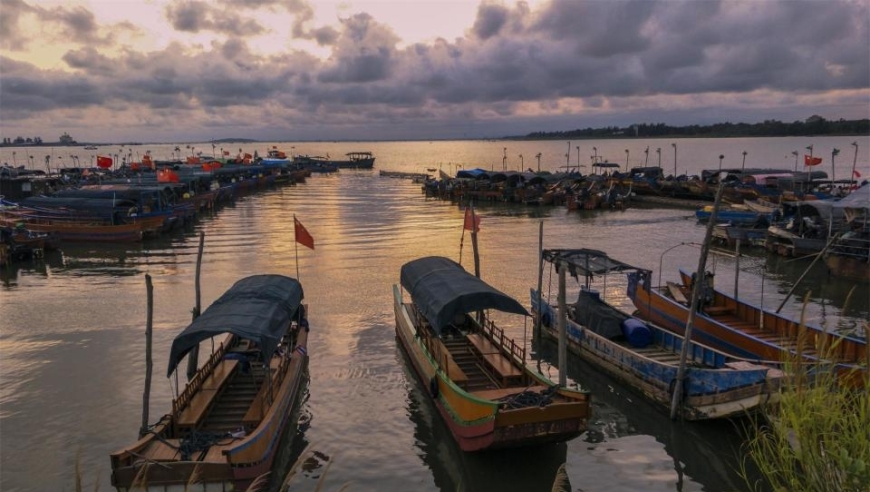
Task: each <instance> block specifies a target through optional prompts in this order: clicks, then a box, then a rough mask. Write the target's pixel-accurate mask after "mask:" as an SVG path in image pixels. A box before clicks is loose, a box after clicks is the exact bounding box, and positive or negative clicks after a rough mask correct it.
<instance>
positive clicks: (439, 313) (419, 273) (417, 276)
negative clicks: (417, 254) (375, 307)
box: [401, 256, 529, 333]
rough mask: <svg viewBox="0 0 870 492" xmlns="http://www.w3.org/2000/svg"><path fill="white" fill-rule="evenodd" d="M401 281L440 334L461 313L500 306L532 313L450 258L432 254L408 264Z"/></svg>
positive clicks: (505, 309)
mask: <svg viewBox="0 0 870 492" xmlns="http://www.w3.org/2000/svg"><path fill="white" fill-rule="evenodd" d="M401 283H402V287H404V288H405V290H407V291H408V293H410V294H411V299H413V301H414V304H416V306H417V308H418V309H419V310H420V312H421V313H422V314H423V316H425V317H426V320H427V321H428V322H429V324H430V325H431V326H432V328H433V329H434V330H435V332H436V333H441V330H442V329H443V328H445V327H447V326H448V325H449V324H450V323H451V322H452V321H453V319H454V318H455V317H456V315H458V314H466V313H470V312H474V311H482V310H485V309H497V310H499V311H503V312H506V313H515V314H522V315H525V316H528V315H529V312H528V311H526V308H524V307H523V306H522V304H520V303H519V302H517V300H516V299H514V298H512V297H510V296H508V295H507V294H504V293H502V292H501V291H499V290H497V289H496V288H494V287H492V286H491V285H489V284H487V283H486V282H484V281H483V280H481V279H479V278H477V277H475V276H474V275H472V274H470V273H468V272H466V271H465V269H464V268H462V265H460V264H459V263H456V262H455V261H453V260H451V259H449V258H444V257H441V256H428V257H425V258H419V259H417V260H413V261H410V262H408V263H405V265H403V266H402V271H401Z"/></svg>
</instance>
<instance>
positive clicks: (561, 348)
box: [556, 262, 568, 388]
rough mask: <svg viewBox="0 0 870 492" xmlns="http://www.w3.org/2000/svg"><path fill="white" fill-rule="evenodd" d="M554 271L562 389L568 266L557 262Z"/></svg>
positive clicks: (565, 370) (565, 373)
mask: <svg viewBox="0 0 870 492" xmlns="http://www.w3.org/2000/svg"><path fill="white" fill-rule="evenodd" d="M556 269H557V270H558V271H559V300H558V301H559V386H561V387H563V388H564V387H565V386H566V385H567V384H568V333H567V327H566V325H567V320H566V317H567V316H568V306H567V303H566V302H565V270H567V269H568V266H567V265H565V263H564V262H559V264H558V265H556Z"/></svg>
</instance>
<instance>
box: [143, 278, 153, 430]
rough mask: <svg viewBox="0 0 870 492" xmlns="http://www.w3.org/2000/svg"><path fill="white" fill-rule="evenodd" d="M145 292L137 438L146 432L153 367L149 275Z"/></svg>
mask: <svg viewBox="0 0 870 492" xmlns="http://www.w3.org/2000/svg"><path fill="white" fill-rule="evenodd" d="M145 292H146V297H147V302H148V304H147V305H148V307H147V310H146V313H147V315H146V321H145V391H144V393H143V394H142V427H140V428H139V437H142V436H144V435H145V434H146V433H147V432H148V407H149V405H150V400H151V370H152V368H153V367H154V364H153V361H152V360H151V333H152V326H153V315H154V287H153V286H152V285H151V275H149V274H147V273H146V274H145Z"/></svg>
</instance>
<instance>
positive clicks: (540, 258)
mask: <svg viewBox="0 0 870 492" xmlns="http://www.w3.org/2000/svg"><path fill="white" fill-rule="evenodd" d="M543 284H544V221H543V220H541V223H540V225H539V226H538V316H537V318H536V319H535V337H536V338H537V340H538V341H540V340H541V312H542V311H543V307H542V306H541V302H543V300H544V298H543V296H542V294H541V289H543V288H544V285H543Z"/></svg>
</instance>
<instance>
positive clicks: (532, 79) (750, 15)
mask: <svg viewBox="0 0 870 492" xmlns="http://www.w3.org/2000/svg"><path fill="white" fill-rule="evenodd" d="M812 115H819V116H822V117H823V118H826V119H829V120H837V119H841V118H843V119H861V118H870V2H867V1H866V0H856V1H844V0H843V1H841V0H812V1H806V0H751V1H717V0H667V1H659V0H638V1H634V0H613V1H605V0H595V1H587V0H532V1H520V2H500V1H490V0H485V1H482V2H480V1H470V0H440V1H439V0H367V1H356V0H345V1H319V0H309V1H306V0H209V1H200V0H97V1H78V0H63V1H55V0H40V1H37V0H0V136H2V137H9V138H15V137H17V136H23V137H32V136H40V137H41V138H42V139H43V140H44V141H56V140H57V138H58V137H59V136H60V135H61V134H62V133H64V132H67V133H69V134H70V135H71V136H72V137H73V138H75V139H76V140H78V141H80V142H131V141H135V142H186V141H190V142H194V141H208V140H212V139H222V138H251V139H257V140H262V141H304V140H406V139H413V140H434V139H454V138H498V137H502V136H509V135H526V134H528V133H531V132H537V131H545V132H552V131H568V130H573V129H577V128H589V127H591V128H599V127H605V126H620V127H625V126H629V125H632V124H635V123H665V124H668V125H677V126H680V125H692V124H699V125H705V124H712V123H719V122H726V121H727V122H732V123H737V122H745V123H757V122H762V121H764V120H771V119H773V120H780V121H788V122H791V121H797V120H801V121H802V120H805V119H806V118H808V117H810V116H812Z"/></svg>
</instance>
